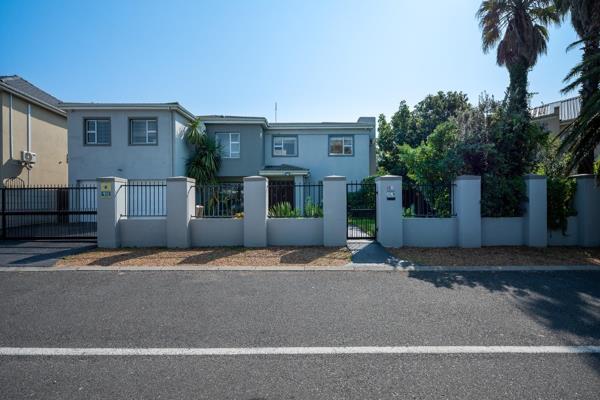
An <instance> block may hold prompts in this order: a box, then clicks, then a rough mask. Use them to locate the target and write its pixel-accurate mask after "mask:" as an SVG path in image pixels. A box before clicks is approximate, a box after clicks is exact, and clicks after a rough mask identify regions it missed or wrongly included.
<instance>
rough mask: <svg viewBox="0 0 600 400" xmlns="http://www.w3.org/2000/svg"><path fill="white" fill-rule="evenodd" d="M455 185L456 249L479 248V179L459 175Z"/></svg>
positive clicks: (472, 176) (478, 177) (473, 176)
mask: <svg viewBox="0 0 600 400" xmlns="http://www.w3.org/2000/svg"><path fill="white" fill-rule="evenodd" d="M455 184H456V186H455V190H454V200H455V203H454V204H455V211H456V219H457V221H456V223H457V228H458V232H457V233H458V247H481V177H480V176H476V175H461V176H459V177H458V178H456V181H455Z"/></svg>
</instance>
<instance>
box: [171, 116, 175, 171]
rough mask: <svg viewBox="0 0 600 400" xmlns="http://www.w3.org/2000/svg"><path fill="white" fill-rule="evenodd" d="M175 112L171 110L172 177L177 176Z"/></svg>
mask: <svg viewBox="0 0 600 400" xmlns="http://www.w3.org/2000/svg"><path fill="white" fill-rule="evenodd" d="M174 114H175V111H173V110H171V176H175V115H174Z"/></svg>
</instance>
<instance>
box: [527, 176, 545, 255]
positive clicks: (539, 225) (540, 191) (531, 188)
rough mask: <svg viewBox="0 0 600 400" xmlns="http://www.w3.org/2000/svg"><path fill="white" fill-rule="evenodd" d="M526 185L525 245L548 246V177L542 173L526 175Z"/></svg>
mask: <svg viewBox="0 0 600 400" xmlns="http://www.w3.org/2000/svg"><path fill="white" fill-rule="evenodd" d="M525 187H526V194H527V203H525V214H524V216H523V217H524V219H523V221H524V224H523V228H524V232H523V238H524V239H525V243H524V244H525V246H529V247H546V246H548V221H547V220H548V214H547V203H548V197H547V188H546V177H545V176H541V175H533V174H530V175H526V176H525Z"/></svg>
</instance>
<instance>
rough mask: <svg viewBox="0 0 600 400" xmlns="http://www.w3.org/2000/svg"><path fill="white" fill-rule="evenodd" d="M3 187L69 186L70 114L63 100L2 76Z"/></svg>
mask: <svg viewBox="0 0 600 400" xmlns="http://www.w3.org/2000/svg"><path fill="white" fill-rule="evenodd" d="M0 109H1V112H0V133H2V141H1V142H0V147H1V150H0V157H2V160H1V161H2V162H1V164H0V177H1V182H0V184H1V185H2V186H29V185H64V184H66V183H67V180H68V179H67V176H68V167H67V114H66V112H65V111H64V110H62V109H61V108H60V100H58V99H57V98H56V97H54V96H52V95H50V94H48V93H46V92H44V91H43V90H41V89H39V88H38V87H36V86H34V85H32V84H31V83H29V82H27V81H26V80H25V79H23V78H21V77H19V76H17V75H11V76H0Z"/></svg>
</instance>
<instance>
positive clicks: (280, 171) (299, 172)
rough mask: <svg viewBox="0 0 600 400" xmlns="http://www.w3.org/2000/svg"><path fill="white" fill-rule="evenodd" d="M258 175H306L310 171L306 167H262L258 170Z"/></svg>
mask: <svg viewBox="0 0 600 400" xmlns="http://www.w3.org/2000/svg"><path fill="white" fill-rule="evenodd" d="M258 175H260V176H308V175H310V172H309V171H308V170H307V169H303V170H297V169H291V170H290V169H285V168H282V169H262V170H260V171H258Z"/></svg>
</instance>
